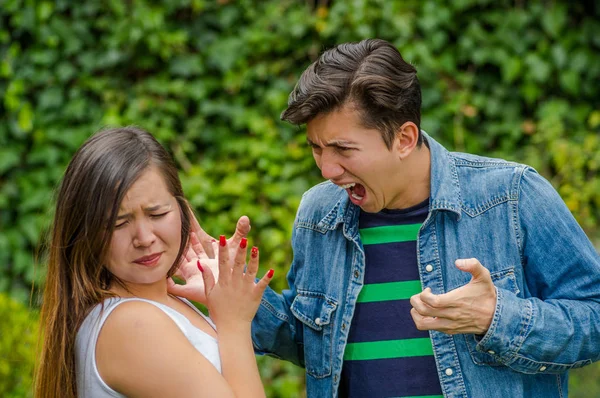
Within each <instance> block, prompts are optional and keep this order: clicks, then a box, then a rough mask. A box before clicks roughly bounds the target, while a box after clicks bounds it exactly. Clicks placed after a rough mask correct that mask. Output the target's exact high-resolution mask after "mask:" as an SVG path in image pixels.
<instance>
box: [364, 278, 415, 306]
mask: <svg viewBox="0 0 600 398" xmlns="http://www.w3.org/2000/svg"><path fill="white" fill-rule="evenodd" d="M421 290H422V289H421V281H405V282H388V283H372V284H369V285H364V286H363V288H362V290H361V291H360V294H359V295H358V300H357V301H356V302H357V303H372V302H376V301H390V300H408V299H409V298H410V297H411V296H413V295H415V294H417V293H420V292H421Z"/></svg>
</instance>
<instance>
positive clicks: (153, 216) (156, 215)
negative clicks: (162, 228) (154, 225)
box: [150, 211, 170, 218]
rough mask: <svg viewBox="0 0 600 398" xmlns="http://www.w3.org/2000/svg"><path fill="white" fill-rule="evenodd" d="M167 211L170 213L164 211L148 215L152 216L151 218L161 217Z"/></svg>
mask: <svg viewBox="0 0 600 398" xmlns="http://www.w3.org/2000/svg"><path fill="white" fill-rule="evenodd" d="M169 213H170V211H166V212H164V213H159V214H151V215H150V217H152V218H161V217H164V216H166V215H167V214H169Z"/></svg>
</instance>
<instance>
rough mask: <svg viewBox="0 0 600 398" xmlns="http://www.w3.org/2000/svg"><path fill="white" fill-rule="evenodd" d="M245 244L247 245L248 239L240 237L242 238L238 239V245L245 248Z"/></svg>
mask: <svg viewBox="0 0 600 398" xmlns="http://www.w3.org/2000/svg"><path fill="white" fill-rule="evenodd" d="M246 246H248V239H246V238H242V240H241V241H240V247H241V248H242V249H245V248H246Z"/></svg>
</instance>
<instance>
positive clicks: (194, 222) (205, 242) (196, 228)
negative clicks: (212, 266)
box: [187, 203, 215, 258]
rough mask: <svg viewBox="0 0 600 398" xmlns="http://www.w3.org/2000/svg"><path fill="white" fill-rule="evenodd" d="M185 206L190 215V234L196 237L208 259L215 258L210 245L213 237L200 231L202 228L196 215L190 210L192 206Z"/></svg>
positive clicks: (202, 230)
mask: <svg viewBox="0 0 600 398" xmlns="http://www.w3.org/2000/svg"><path fill="white" fill-rule="evenodd" d="M187 205H188V211H189V214H190V223H191V225H190V228H191V230H192V232H193V233H195V234H196V237H197V238H198V240H199V241H200V244H201V245H202V247H203V248H204V251H205V252H206V255H207V256H208V258H215V252H214V251H213V248H212V244H211V242H212V241H213V240H214V239H213V237H212V236H210V235H209V234H207V233H206V232H205V231H204V229H202V227H201V226H200V223H198V219H197V218H196V214H195V213H194V211H193V210H192V206H190V204H189V203H188V204H187Z"/></svg>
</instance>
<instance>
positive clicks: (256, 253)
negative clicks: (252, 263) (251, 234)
mask: <svg viewBox="0 0 600 398" xmlns="http://www.w3.org/2000/svg"><path fill="white" fill-rule="evenodd" d="M250 255H251V256H252V258H256V256H258V247H256V246H252V250H251V251H250Z"/></svg>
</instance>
